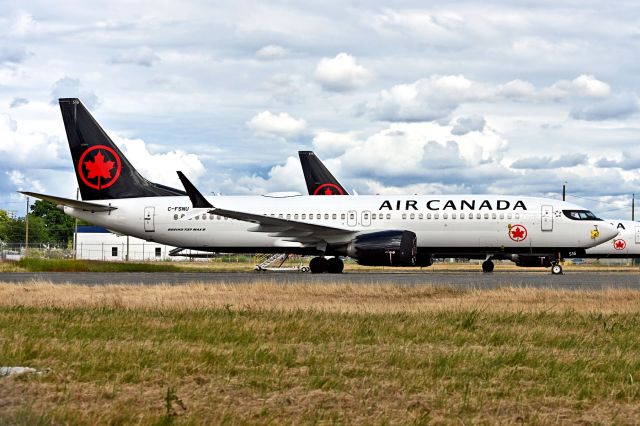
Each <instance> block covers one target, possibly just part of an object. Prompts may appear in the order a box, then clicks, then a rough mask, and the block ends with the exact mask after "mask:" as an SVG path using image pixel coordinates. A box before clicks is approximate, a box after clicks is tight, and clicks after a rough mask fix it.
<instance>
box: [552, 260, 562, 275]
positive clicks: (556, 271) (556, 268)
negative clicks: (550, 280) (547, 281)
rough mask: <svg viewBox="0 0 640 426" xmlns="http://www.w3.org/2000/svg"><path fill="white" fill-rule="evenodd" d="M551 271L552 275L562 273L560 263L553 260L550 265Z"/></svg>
mask: <svg viewBox="0 0 640 426" xmlns="http://www.w3.org/2000/svg"><path fill="white" fill-rule="evenodd" d="M551 273H552V274H553V275H562V265H560V264H559V263H557V262H554V263H553V264H552V265H551Z"/></svg>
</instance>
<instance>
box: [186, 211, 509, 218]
mask: <svg viewBox="0 0 640 426" xmlns="http://www.w3.org/2000/svg"><path fill="white" fill-rule="evenodd" d="M363 215H364V219H367V213H366V212H365V213H363ZM264 216H271V217H276V214H274V213H272V214H266V213H265V214H264ZM513 216H515V219H520V214H519V213H515V214H514V215H513ZM183 217H184V214H182V215H178V214H174V215H173V220H178V219H179V218H183ZM277 217H278V218H279V219H292V218H293V220H307V214H306V213H301V214H299V213H294V214H291V213H287V214H286V215H285V214H282V213H280V214H278V215H277ZM308 217H309V219H308V220H323V219H324V220H329V219H331V220H337V219H338V215H337V214H336V213H331V214H329V213H324V214H322V213H315V214H314V213H309V214H308ZM459 217H460V219H465V218H467V219H473V218H474V215H473V213H467V214H466V215H465V213H460V214H459ZM498 217H499V218H500V219H505V217H506V219H511V218H512V214H511V213H506V214H505V213H500V215H498V214H497V213H491V214H489V213H484V215H483V214H482V213H476V214H475V218H476V219H483V218H484V219H489V218H491V219H498ZM207 218H208V219H209V220H229V218H228V217H224V216H219V215H214V214H209V215H207V214H206V213H205V214H202V215H199V216H195V217H194V218H193V219H194V220H201V219H202V220H207ZM346 218H347V216H346V214H345V213H341V214H340V219H341V220H345V219H346ZM407 218H409V219H410V220H416V219H418V220H423V219H427V220H430V219H432V218H433V219H440V213H433V215H432V214H431V213H427V214H422V213H410V214H408V215H407V213H402V219H403V220H406V219H407ZM457 218H458V214H456V213H451V219H457ZM349 219H351V220H355V213H349ZM371 219H372V220H383V219H387V220H391V213H387V214H386V215H385V214H384V213H371ZM442 219H449V214H448V213H442Z"/></svg>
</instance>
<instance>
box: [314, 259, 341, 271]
mask: <svg viewBox="0 0 640 426" xmlns="http://www.w3.org/2000/svg"><path fill="white" fill-rule="evenodd" d="M343 269H344V263H343V262H342V259H340V258H339V257H332V258H331V259H329V260H327V259H325V258H324V257H321V256H318V257H314V258H313V259H311V262H309V270H310V271H311V273H312V274H323V273H325V272H328V273H330V274H341V273H342V270H343Z"/></svg>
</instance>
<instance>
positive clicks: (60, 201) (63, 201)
mask: <svg viewBox="0 0 640 426" xmlns="http://www.w3.org/2000/svg"><path fill="white" fill-rule="evenodd" d="M18 192H20V193H21V194H24V195H27V196H29V197H34V198H39V199H41V200H45V201H51V202H52V203H54V204H57V205H62V206H67V207H72V208H74V209H80V210H86V211H90V212H108V211H111V210H116V209H117V207H113V206H105V205H104V204H97V203H89V202H87V201H80V200H72V199H70V198H62V197H55V196H53V195H46V194H38V193H36V192H28V191H18Z"/></svg>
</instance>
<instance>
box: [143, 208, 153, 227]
mask: <svg viewBox="0 0 640 426" xmlns="http://www.w3.org/2000/svg"><path fill="white" fill-rule="evenodd" d="M154 218H155V207H145V208H144V231H145V232H155V230H156V227H155V223H154V221H155V219H154Z"/></svg>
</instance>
